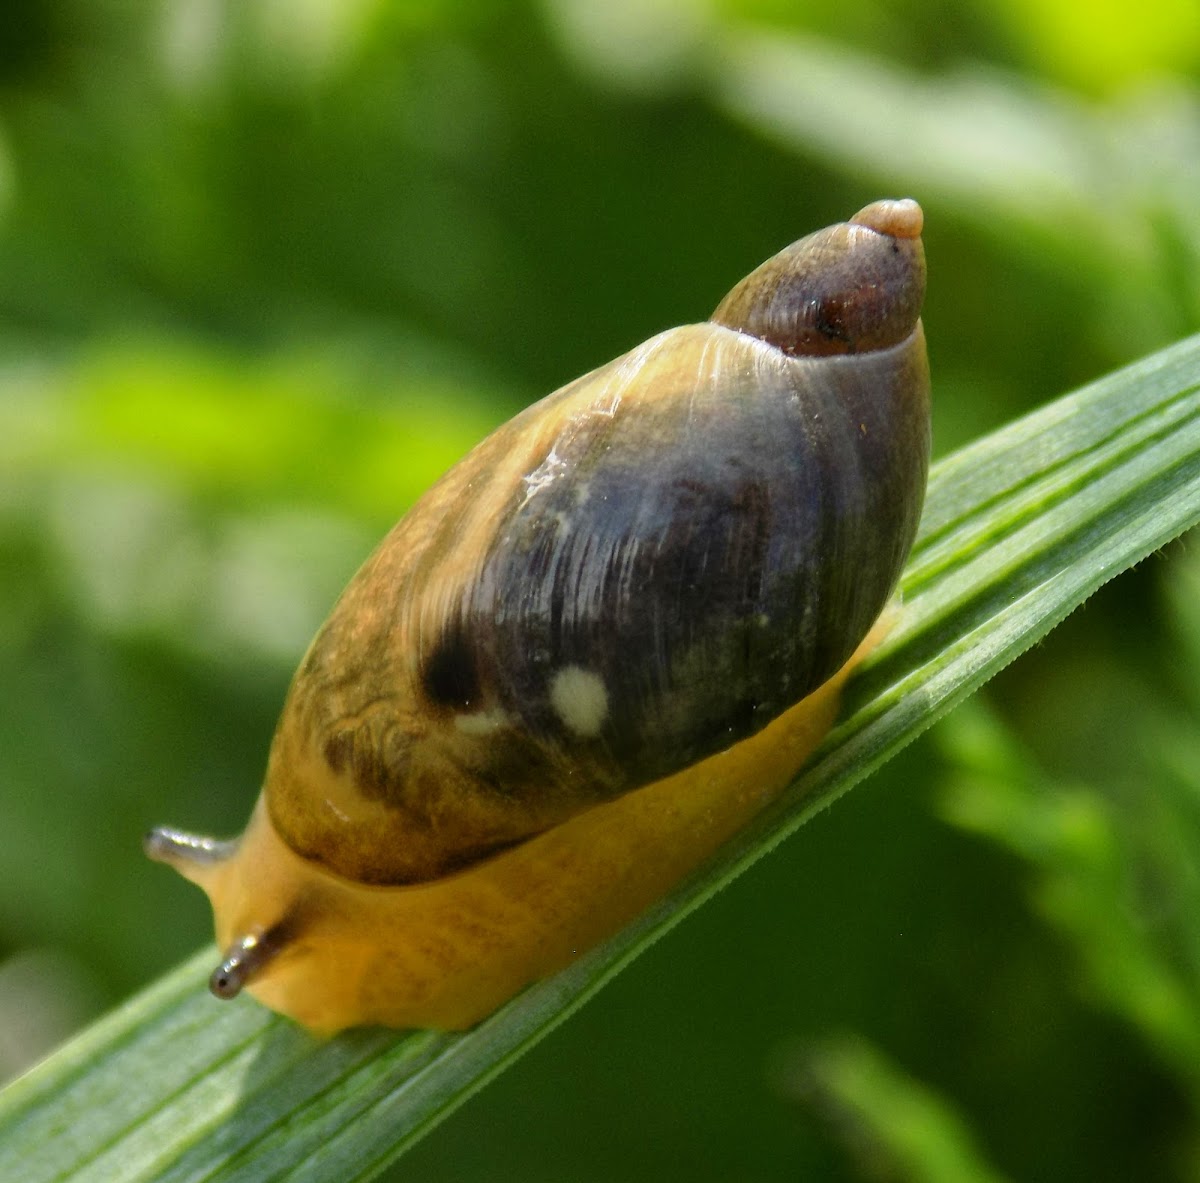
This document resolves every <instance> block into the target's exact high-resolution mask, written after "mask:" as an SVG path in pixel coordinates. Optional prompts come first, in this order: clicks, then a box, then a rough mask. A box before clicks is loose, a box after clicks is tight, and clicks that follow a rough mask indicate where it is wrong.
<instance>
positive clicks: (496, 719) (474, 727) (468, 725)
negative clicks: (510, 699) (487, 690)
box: [454, 707, 509, 735]
mask: <svg viewBox="0 0 1200 1183" xmlns="http://www.w3.org/2000/svg"><path fill="white" fill-rule="evenodd" d="M508 724H509V718H508V713H507V712H506V711H502V710H501V709H500V708H499V707H494V708H493V709H492V710H490V711H476V712H475V714H473V715H455V716H454V726H455V728H456V729H457V730H459V731H461V732H462V733H463V734H464V735H494V734H495V733H496V732H497V731H501V730H503V729H504V728H505V727H507V726H508Z"/></svg>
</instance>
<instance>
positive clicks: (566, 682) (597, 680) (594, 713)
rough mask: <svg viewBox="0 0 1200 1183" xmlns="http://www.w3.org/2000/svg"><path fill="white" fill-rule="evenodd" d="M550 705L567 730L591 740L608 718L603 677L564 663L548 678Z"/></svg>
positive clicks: (606, 696)
mask: <svg viewBox="0 0 1200 1183" xmlns="http://www.w3.org/2000/svg"><path fill="white" fill-rule="evenodd" d="M550 706H551V707H552V708H553V709H554V713H555V714H556V715H557V716H558V717H559V718H560V719H561V720H562V722H563V725H564V726H565V727H566V728H567V730H568V731H571V732H573V733H574V734H575V735H577V736H579V738H580V739H595V738H596V736H597V735H599V734H600V729H601V728H602V727H603V726H604V720H605V719H607V718H608V691H607V690H605V688H604V680H603V679H602V678H601V677H600V675H599V674H597V673H595V672H593V671H592V670H585V669H584V668H583V667H582V666H578V665H568V666H564V667H563V668H562V669H561V670H559V671H558V672H557V673H556V674H555V675H554V677H553V678H551V679H550Z"/></svg>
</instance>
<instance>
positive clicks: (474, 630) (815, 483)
mask: <svg viewBox="0 0 1200 1183" xmlns="http://www.w3.org/2000/svg"><path fill="white" fill-rule="evenodd" d="M920 230H921V217H920V208H919V207H918V206H917V205H916V203H915V202H907V201H894V202H877V203H875V204H874V205H872V206H868V207H867V208H866V209H865V210H863V211H861V212H860V213H859V214H858V215H856V217H855V218H854V219H852V220H851V222H849V223H845V224H842V225H838V226H834V227H830V228H829V229H827V230H823V231H819V232H818V233H816V234H814V235H810V236H809V237H808V238H806V239H803V240H801V241H800V242H799V243H796V244H794V245H793V246H792V247H789V248H787V249H786V250H785V251H783V252H781V253H780V254H779V255H776V256H775V257H774V258H772V259H770V260H768V261H767V262H766V263H764V264H763V265H762V266H761V267H759V268H758V269H757V270H756V271H754V272H753V273H751V275H749V276H748V277H747V278H746V279H745V280H744V281H743V282H742V283H740V284H738V285H737V287H735V288H734V289H733V291H732V292H730V294H729V295H728V296H727V297H726V298H725V300H723V301H722V302H721V304H720V305H719V306H718V308H717V310H716V312H715V313H714V315H713V318H712V320H711V321H709V322H705V323H703V324H699V325H690V326H685V327H683V328H679V329H673V330H669V331H668V332H666V333H662V334H660V335H659V336H657V337H655V338H652V339H651V340H650V341H648V342H646V343H645V344H644V345H642V346H640V347H638V348H637V349H635V350H633V351H631V352H630V353H629V354H626V355H625V356H624V357H621V358H618V359H616V360H615V361H613V362H610V363H609V364H608V365H606V366H603V367H601V368H600V369H598V370H595V371H593V372H592V373H591V374H588V375H585V376H584V377H583V378H580V379H578V380H577V381H575V382H573V383H571V384H569V385H568V386H566V387H564V388H562V389H561V390H559V391H557V392H556V393H555V394H552V395H550V396H549V397H548V398H546V399H544V400H543V401H542V402H541V403H539V404H536V405H535V406H534V407H531V408H529V409H528V410H527V411H525V412H524V413H523V414H521V415H519V416H518V417H517V418H516V419H514V420H512V421H511V422H510V423H508V424H506V425H505V426H503V427H501V428H500V429H499V430H498V431H496V432H495V433H494V434H493V435H492V436H490V437H489V438H488V439H487V440H485V441H484V442H483V443H482V444H480V445H479V447H477V448H476V449H475V450H474V451H473V452H472V453H471V454H470V455H469V456H468V457H467V458H466V459H465V460H464V461H463V462H461V463H460V464H459V465H458V466H456V467H455V468H454V469H452V470H451V471H450V472H449V473H448V474H447V475H446V476H445V477H444V478H443V479H442V480H441V481H440V482H439V483H438V484H437V485H435V486H434V487H433V489H431V490H430V491H429V492H428V493H427V494H426V495H425V497H423V498H422V500H421V501H420V502H418V504H417V506H415V507H414V509H413V510H412V511H411V512H410V513H409V515H408V516H407V517H405V518H404V519H403V520H402V521H401V522H400V523H399V524H398V525H397V526H396V527H395V528H394V529H393V531H392V532H391V533H390V534H389V535H388V537H387V538H386V539H385V540H384V542H383V543H382V544H381V546H380V547H379V548H378V550H377V551H376V552H375V554H374V555H373V556H372V557H371V559H369V560H368V562H367V563H366V564H365V565H364V567H363V568H362V570H361V571H360V572H359V573H358V575H356V576H355V578H354V579H353V580H352V582H351V584H350V585H349V587H348V588H347V589H346V591H345V593H344V594H343V596H342V598H341V599H340V600H339V602H338V605H337V607H336V608H335V609H334V612H333V614H332V615H331V617H330V619H329V621H328V622H327V623H326V625H325V627H324V628H323V629H322V630H321V632H320V633H319V634H318V636H317V638H316V639H315V640H314V642H313V645H312V647H311V648H310V650H309V653H308V655H307V656H306V658H305V660H304V662H303V663H302V665H301V668H300V670H299V671H298V672H297V675H296V678H295V680H294V681H293V685H292V689H291V691H290V693H289V699H288V703H287V706H286V707H285V711H284V715H283V718H282V720H281V723H280V727H279V730H278V732H277V734H276V738H275V743H274V745H273V748H272V754H271V761H270V766H269V769H268V779H267V786H266V796H267V803H268V808H269V809H270V813H271V818H272V821H273V823H274V825H275V827H276V829H277V830H278V832H279V833H280V835H281V836H282V837H283V839H284V840H285V841H286V842H287V844H288V845H289V846H291V847H292V849H294V850H295V851H297V852H298V853H299V854H301V855H303V856H305V857H307V858H309V859H312V860H314V861H316V862H319V863H321V864H323V865H324V866H326V867H327V868H329V869H330V870H332V871H334V872H336V873H338V874H341V875H344V876H346V877H348V878H351V879H355V880H359V881H363V882H368V883H380V884H383V883H413V882H420V881H424V880H426V879H430V878H434V877H437V876H439V875H442V874H445V873H447V872H448V871H453V870H454V869H456V868H458V867H462V866H465V865H468V864H470V863H471V862H473V861H475V860H478V859H479V858H482V857H485V856H486V855H488V854H489V853H491V852H493V851H495V850H498V849H501V848H503V847H504V846H506V845H511V844H512V843H515V842H519V841H521V840H523V839H524V838H526V837H528V836H529V835H531V834H534V833H537V832H540V831H542V830H545V829H547V828H549V827H551V826H553V825H555V824H557V823H558V822H560V821H562V820H564V819H565V818H567V817H570V816H572V815H573V814H575V813H578V812H579V811H581V810H583V809H586V808H588V807H589V806H591V805H594V804H596V803H598V802H600V801H604V800H609V799H612V798H614V797H616V796H619V795H620V794H622V793H624V792H627V791H629V790H631V789H634V788H637V787H639V786H640V785H643V784H646V783H649V782H651V781H654V780H656V779H658V778H660V777H662V776H665V775H668V774H669V773H671V772H674V771H677V770H679V769H681V768H684V767H688V766H689V765H690V764H692V763H694V762H696V761H698V760H700V759H703V758H704V757H706V756H708V755H711V754H712V753H714V752H716V751H719V750H721V749H723V748H725V747H728V746H729V745H730V744H732V743H735V742H737V741H738V740H740V739H742V738H745V737H746V736H749V735H751V734H754V733H755V732H757V731H758V730H760V729H761V728H762V727H764V726H765V725H766V724H767V723H769V722H770V721H771V720H772V719H773V718H775V717H777V716H778V715H779V714H780V713H781V712H782V711H784V710H785V709H787V708H788V707H789V706H791V705H792V704H794V703H795V702H797V701H799V699H801V698H803V697H804V696H805V695H806V694H808V693H809V692H810V691H811V690H813V689H815V688H816V687H817V686H819V685H820V684H821V683H822V682H823V681H825V680H826V679H827V678H828V677H829V676H830V675H831V674H832V673H833V672H834V671H835V670H837V669H838V668H839V667H840V666H841V664H842V663H843V662H844V661H845V660H846V658H847V657H848V656H849V655H850V653H851V652H852V651H853V650H854V648H855V647H856V646H857V644H858V643H859V641H860V640H861V639H862V637H863V636H864V635H865V634H866V632H867V630H868V629H869V628H870V627H871V624H872V623H873V622H874V620H875V619H876V617H877V616H878V614H879V612H880V611H881V609H882V608H883V606H884V604H885V603H886V601H887V599H888V597H889V596H890V595H891V593H892V591H893V589H894V587H895V584H896V581H897V579H898V577H899V573H900V569H901V566H902V565H903V562H904V559H905V556H906V555H907V552H908V548H909V546H910V545H911V542H912V538H913V535H914V534H915V530H916V525H917V519H918V517H919V514H920V508H921V503H922V498H923V491H924V485H925V477H926V472H927V466H928V457H929V404H928V372H927V368H926V362H925V352H924V341H923V337H922V333H921V328H920V322H919V312H920V304H921V299H922V296H923V291H924V257H923V253H922V248H921V241H920Z"/></svg>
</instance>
